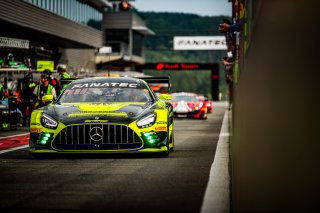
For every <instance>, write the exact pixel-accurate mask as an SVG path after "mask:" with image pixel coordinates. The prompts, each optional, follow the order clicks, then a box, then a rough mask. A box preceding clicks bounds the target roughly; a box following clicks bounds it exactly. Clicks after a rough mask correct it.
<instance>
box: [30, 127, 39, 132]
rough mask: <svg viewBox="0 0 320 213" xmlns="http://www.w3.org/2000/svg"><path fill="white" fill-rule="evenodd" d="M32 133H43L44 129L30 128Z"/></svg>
mask: <svg viewBox="0 0 320 213" xmlns="http://www.w3.org/2000/svg"><path fill="white" fill-rule="evenodd" d="M30 132H31V133H41V132H42V128H30Z"/></svg>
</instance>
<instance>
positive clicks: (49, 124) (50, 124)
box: [41, 114, 58, 129]
mask: <svg viewBox="0 0 320 213" xmlns="http://www.w3.org/2000/svg"><path fill="white" fill-rule="evenodd" d="M41 125H42V126H44V127H46V128H49V129H56V128H57V126H58V122H57V121H56V120H54V119H53V118H51V117H50V116H49V115H46V114H42V117H41Z"/></svg>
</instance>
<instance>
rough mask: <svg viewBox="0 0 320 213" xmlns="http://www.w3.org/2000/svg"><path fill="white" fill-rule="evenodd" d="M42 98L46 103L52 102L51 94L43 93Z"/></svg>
mask: <svg viewBox="0 0 320 213" xmlns="http://www.w3.org/2000/svg"><path fill="white" fill-rule="evenodd" d="M42 100H43V101H44V102H46V103H52V102H53V95H44V96H42Z"/></svg>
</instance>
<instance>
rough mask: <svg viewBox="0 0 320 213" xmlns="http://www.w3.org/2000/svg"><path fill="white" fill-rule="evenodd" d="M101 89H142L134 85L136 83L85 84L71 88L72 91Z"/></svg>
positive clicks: (138, 85)
mask: <svg viewBox="0 0 320 213" xmlns="http://www.w3.org/2000/svg"><path fill="white" fill-rule="evenodd" d="M99 87H118V88H119V87H120V88H121V87H122V88H138V87H140V84H134V83H85V84H75V85H73V86H72V87H71V89H79V88H80V89H81V88H99Z"/></svg>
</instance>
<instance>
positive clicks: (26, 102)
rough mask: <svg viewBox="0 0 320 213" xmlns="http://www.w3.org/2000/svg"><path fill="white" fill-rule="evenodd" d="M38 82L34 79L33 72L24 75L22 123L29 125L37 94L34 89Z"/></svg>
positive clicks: (21, 108)
mask: <svg viewBox="0 0 320 213" xmlns="http://www.w3.org/2000/svg"><path fill="white" fill-rule="evenodd" d="M36 86H37V84H36V83H35V82H34V81H33V75H32V73H28V74H26V75H25V77H24V82H23V87H22V90H21V104H20V110H21V112H22V115H23V120H22V125H23V126H29V121H30V115H31V112H32V110H33V108H34V103H35V101H36V96H35V95H34V94H33V91H34V89H35V87H36Z"/></svg>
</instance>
